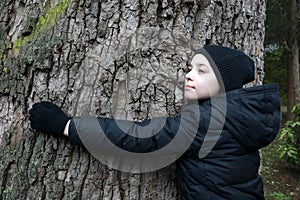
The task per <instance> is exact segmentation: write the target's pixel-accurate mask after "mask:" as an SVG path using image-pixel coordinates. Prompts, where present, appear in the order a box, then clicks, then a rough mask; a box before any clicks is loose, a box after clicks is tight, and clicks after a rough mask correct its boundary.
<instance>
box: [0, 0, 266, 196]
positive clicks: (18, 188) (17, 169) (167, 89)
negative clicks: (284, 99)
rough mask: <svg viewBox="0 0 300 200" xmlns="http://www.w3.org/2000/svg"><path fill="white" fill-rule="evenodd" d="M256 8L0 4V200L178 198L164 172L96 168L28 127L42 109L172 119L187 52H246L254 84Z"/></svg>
mask: <svg viewBox="0 0 300 200" xmlns="http://www.w3.org/2000/svg"><path fill="white" fill-rule="evenodd" d="M265 6H266V2H265V0H253V1H238V0H221V1H213V0H211V1H209V0H201V1H196V0H122V1H121V0H111V1H105V0H101V1H96V0H94V1H92V0H46V1H36V0H20V1H15V0H1V2H0V9H1V13H0V36H1V38H0V59H1V68H0V135H1V142H0V156H1V161H0V199H178V198H179V194H178V192H177V189H176V182H175V173H174V168H175V167H174V165H171V166H169V167H167V168H165V169H161V170H158V171H155V172H150V173H146V174H128V173H122V172H119V171H116V170H113V169H109V168H108V167H106V166H104V165H102V164H101V163H100V162H99V161H97V160H96V159H94V158H93V157H92V156H90V155H89V153H88V152H87V151H86V150H85V149H83V148H80V147H79V146H71V145H70V144H69V143H68V141H67V139H66V138H54V137H52V136H49V135H46V134H43V133H36V132H34V131H33V130H31V129H30V126H29V121H28V110H29V108H30V107H31V106H32V104H33V103H35V102H39V101H41V100H49V101H52V102H54V103H56V104H58V105H59V106H61V107H62V108H63V110H64V111H66V112H67V113H69V114H70V115H72V116H75V115H77V116H79V115H98V116H106V117H115V118H122V119H129V120H141V119H145V118H148V117H154V116H165V115H174V114H176V113H178V112H179V111H180V106H181V104H182V88H181V86H180V85H182V83H183V80H184V74H183V72H182V70H181V68H182V67H183V66H185V64H186V61H187V60H188V58H190V56H191V55H192V53H193V51H194V49H195V48H199V47H201V46H202V45H204V44H224V45H226V46H231V47H236V48H239V49H242V50H244V51H245V52H246V53H248V54H249V55H250V56H251V57H252V58H253V59H254V60H255V62H256V64H257V69H258V70H257V72H258V76H257V81H256V82H255V83H254V84H261V83H262V79H263V41H264V20H265Z"/></svg>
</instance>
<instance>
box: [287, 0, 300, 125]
mask: <svg viewBox="0 0 300 200" xmlns="http://www.w3.org/2000/svg"><path fill="white" fill-rule="evenodd" d="M297 8H298V7H297V1H296V0H290V9H291V16H290V17H291V26H290V27H291V30H290V34H289V45H290V48H289V56H288V71H287V75H288V77H287V78H288V79H287V80H288V91H287V99H288V102H287V120H292V119H293V117H294V116H293V113H292V109H293V107H294V106H295V105H296V104H297V103H299V101H300V82H299V81H300V80H299V41H298V37H299V36H298V32H299V31H298V30H297V29H298V27H297V26H298V18H297V15H298V9H297Z"/></svg>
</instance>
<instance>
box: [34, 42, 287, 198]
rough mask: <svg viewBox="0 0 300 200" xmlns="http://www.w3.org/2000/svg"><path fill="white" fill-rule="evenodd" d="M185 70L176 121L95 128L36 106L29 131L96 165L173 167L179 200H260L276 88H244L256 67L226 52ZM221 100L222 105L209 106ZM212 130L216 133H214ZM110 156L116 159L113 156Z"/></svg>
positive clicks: (210, 53) (218, 50) (216, 51)
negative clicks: (82, 152) (262, 152)
mask: <svg viewBox="0 0 300 200" xmlns="http://www.w3.org/2000/svg"><path fill="white" fill-rule="evenodd" d="M189 67H190V69H189V70H190V71H189V72H188V73H187V74H186V79H185V93H184V95H185V98H186V99H187V100H188V101H189V102H188V104H187V107H186V109H183V111H182V112H181V114H179V115H178V116H176V117H168V118H156V119H155V118H154V119H152V120H150V119H148V120H145V121H142V122H139V123H134V124H133V123H131V122H129V121H122V120H113V119H108V118H101V117H98V118H96V122H95V118H92V117H91V118H88V117H78V118H69V117H68V116H67V115H66V114H65V113H64V112H63V111H62V110H61V109H60V108H59V107H58V106H56V105H54V104H52V103H50V102H40V103H36V104H34V105H33V107H32V109H31V110H30V111H29V113H30V118H29V120H30V121H31V127H32V128H33V129H36V130H37V131H44V132H48V133H51V134H54V135H57V136H60V135H67V136H69V140H70V142H71V143H72V144H81V145H83V146H85V147H86V148H87V149H88V150H89V151H90V152H91V153H92V154H93V155H95V157H97V158H99V159H102V158H104V159H106V157H105V156H106V155H107V154H109V153H110V151H111V153H110V154H111V156H115V157H118V156H119V154H121V155H122V156H123V155H126V156H127V154H128V155H130V156H128V157H126V156H125V157H126V159H127V160H128V163H130V158H132V157H134V156H138V155H142V156H141V157H142V158H141V159H144V160H145V162H146V164H145V165H143V162H141V163H139V164H138V165H140V166H141V168H143V167H144V166H148V165H149V166H150V165H151V166H153V164H152V163H155V164H157V165H159V164H160V163H163V162H164V161H165V163H164V164H163V165H161V166H162V167H163V166H164V165H166V164H169V162H170V161H172V160H174V161H175V160H176V164H177V165H176V166H177V168H176V175H177V182H178V186H179V191H180V194H181V197H182V199H201V200H206V199H207V200H208V199H217V200H220V199H242V200H256V199H264V193H263V183H262V179H261V177H260V175H259V174H258V169H259V166H260V156H259V149H261V148H262V147H264V146H267V145H268V144H270V143H271V142H272V141H273V140H274V138H275V137H276V135H277V133H278V131H279V126H280V118H281V114H280V97H279V91H278V85H277V84H270V85H262V86H256V87H250V88H242V87H243V85H245V84H247V83H249V82H251V81H253V80H254V78H255V67H254V62H253V61H252V60H251V59H250V58H249V57H248V56H247V55H245V54H244V53H243V52H241V51H239V50H234V49H231V48H227V47H223V46H217V45H210V46H204V47H203V48H201V49H200V50H198V51H197V52H196V54H195V55H194V57H193V59H192V61H191V64H190V66H189ZM224 94H225V100H226V101H225V103H224V102H221V101H214V100H215V99H218V98H219V97H222V95H223V97H224ZM220 99H224V98H220ZM195 102H197V104H195ZM216 102H217V103H216ZM222 103H223V104H224V105H225V107H224V106H223V107H222ZM195 105H197V106H198V107H197V109H195V107H194V106H195ZM190 106H192V107H190ZM224 109H225V110H224ZM198 111H199V113H200V114H199V115H198V114H197V112H198ZM195 112H196V113H195ZM189 115H191V116H192V117H188V116H189ZM152 122H153V123H152ZM212 122H213V124H217V125H212V126H211V124H212ZM120 127H121V128H120ZM122 127H123V128H122ZM145 127H146V128H147V130H150V131H149V132H147V130H146V129H143V128H145ZM149 127H150V128H149ZM193 131H195V133H194V132H193ZM145 133H146V134H145ZM98 138H99V139H98ZM107 138H108V139H107ZM178 138H180V139H178ZM175 140H176V142H173V141H175ZM112 143H113V144H114V145H113V146H114V147H112V146H111V144H112ZM207 144H209V145H207ZM169 145H170V146H169ZM172 145H173V146H172ZM115 146H118V148H115ZM166 146H169V147H168V148H165V149H164V147H166ZM109 147H111V148H109ZM108 148H109V149H108ZM114 149H121V151H119V152H120V153H119V154H118V151H114ZM161 149H164V151H160V150H161ZM166 149H167V150H166ZM177 149H180V150H177ZM124 152H126V153H127V154H126V153H124ZM155 152H160V154H155ZM162 152H163V153H162ZM166 152H172V153H169V154H168V153H166ZM203 152H204V153H203ZM154 154H155V156H154V157H153V158H154V159H156V160H152V163H151V162H149V160H147V155H149V157H151V156H152V155H154ZM165 154H168V155H167V156H165ZM131 156H132V157H131ZM164 156H165V157H164ZM161 157H162V159H160V158H161ZM153 158H152V157H151V159H153ZM168 158H170V159H169V160H168ZM120 159H121V158H120ZM117 160H118V159H117ZM166 160H168V161H166ZM114 162H116V160H108V161H107V164H108V165H110V164H111V165H114V164H115V163H114ZM124 162H126V161H124ZM120 165H125V166H126V163H121V164H120ZM127 167H128V166H127ZM151 169H153V168H151ZM151 169H150V170H151ZM150 170H149V169H148V171H150ZM145 171H147V170H145Z"/></svg>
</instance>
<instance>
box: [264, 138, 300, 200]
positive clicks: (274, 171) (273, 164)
mask: <svg viewBox="0 0 300 200" xmlns="http://www.w3.org/2000/svg"><path fill="white" fill-rule="evenodd" d="M277 146H278V142H277V140H275V141H274V142H273V143H272V144H271V145H269V146H268V147H266V148H263V149H262V164H263V165H262V170H261V175H262V178H263V181H264V190H265V197H266V200H299V199H300V165H298V166H295V165H292V164H288V163H287V162H286V161H284V160H282V159H280V158H279V153H278V152H277V151H276V150H277Z"/></svg>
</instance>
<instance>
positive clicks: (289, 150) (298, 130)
mask: <svg viewBox="0 0 300 200" xmlns="http://www.w3.org/2000/svg"><path fill="white" fill-rule="evenodd" d="M292 112H293V114H294V115H295V120H294V121H287V122H286V124H285V127H284V128H283V129H282V131H281V133H280V137H279V141H280V144H279V147H278V149H277V150H278V151H279V152H280V155H279V156H280V158H283V159H285V160H286V161H287V162H289V163H292V164H297V163H298V161H299V157H300V152H299V138H300V103H298V104H297V105H295V106H294V107H293V110H292Z"/></svg>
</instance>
